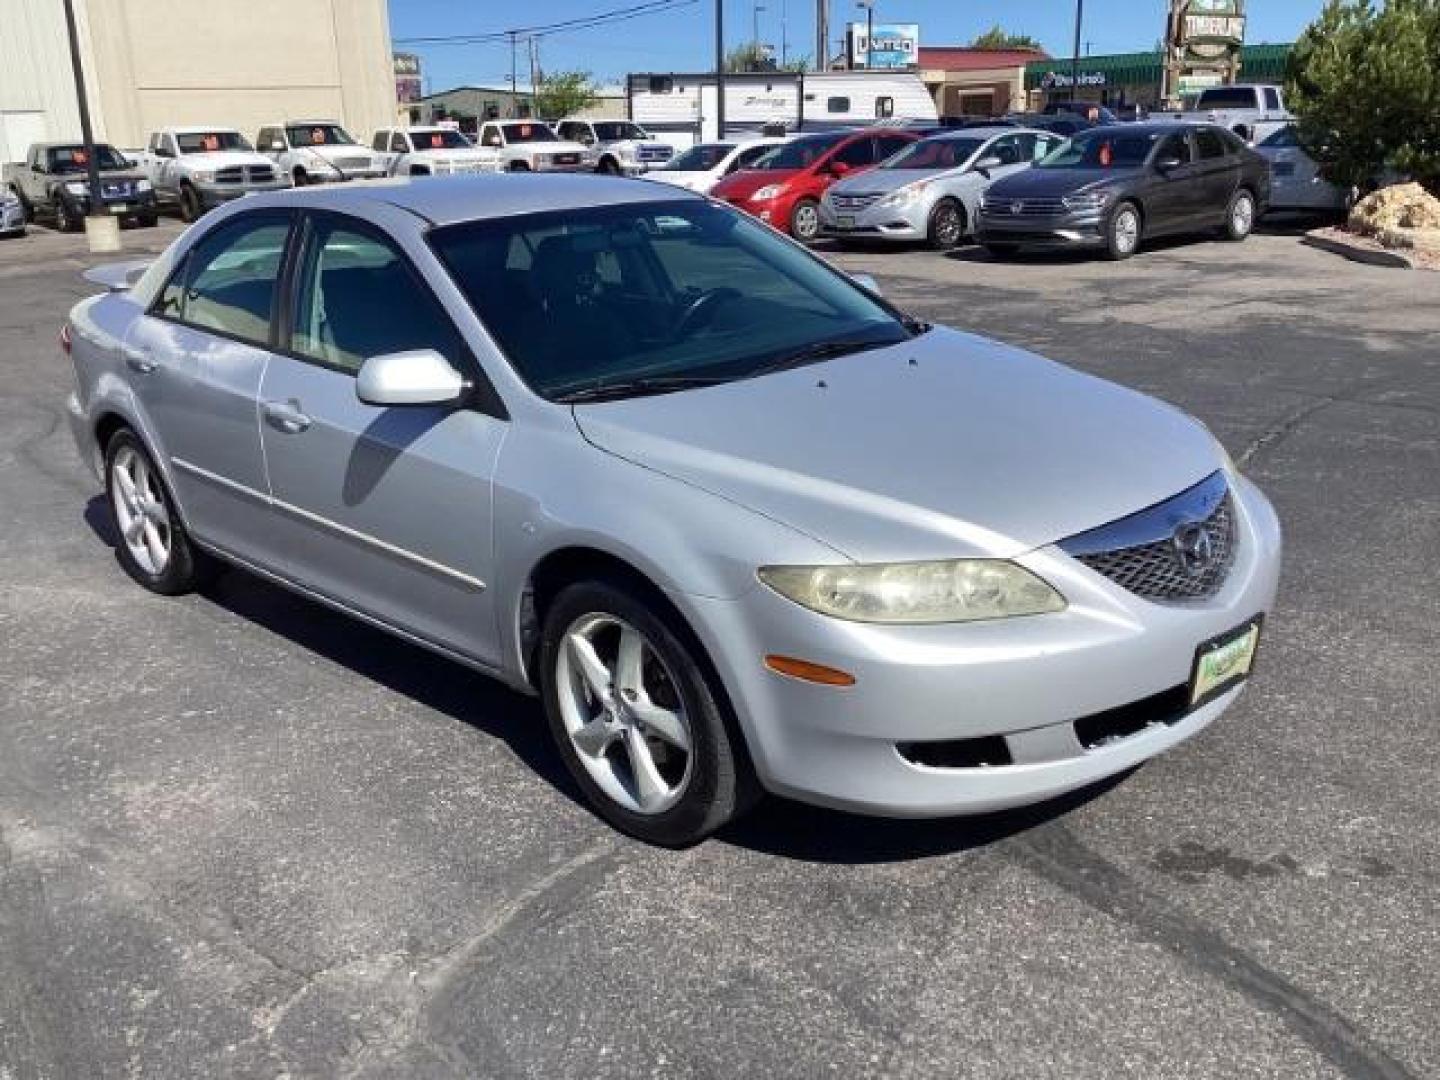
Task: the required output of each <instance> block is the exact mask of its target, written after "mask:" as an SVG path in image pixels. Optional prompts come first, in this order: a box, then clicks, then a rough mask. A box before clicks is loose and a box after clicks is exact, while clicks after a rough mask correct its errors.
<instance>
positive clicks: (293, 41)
mask: <svg viewBox="0 0 1440 1080" xmlns="http://www.w3.org/2000/svg"><path fill="white" fill-rule="evenodd" d="M3 3H4V5H5V7H6V10H7V14H8V12H9V9H10V8H11V6H12V5H16V6H18V7H19V9H20V11H19V15H20V17H19V19H18V23H19V32H18V35H17V36H18V37H19V38H20V39H22V40H21V41H19V42H13V43H11V44H6V43H4V42H0V137H3V131H4V126H3V125H4V123H5V116H6V114H7V113H8V112H9V111H12V109H22V108H27V107H29V106H28V103H29V102H31V101H36V102H39V103H40V105H39V108H40V110H41V111H42V112H43V114H44V116H45V121H46V126H47V129H48V130H47V132H46V135H45V137H47V138H55V139H59V138H74V137H78V135H79V118H78V114H77V112H76V110H75V107H74V100H73V99H74V89H73V86H72V83H71V76H70V64H69V58H68V53H67V52H66V42H65V23H64V18H63V15H62V14H60V4H59V0H3ZM76 14H77V19H78V22H79V24H80V37H81V45H82V53H83V56H84V63H85V67H86V79H87V82H88V84H89V96H90V107H91V116H92V120H93V122H94V125H95V132H96V137H97V138H103V139H105V140H106V141H108V142H111V143H114V144H115V145H116V146H120V147H137V146H140V145H141V144H142V143H143V142H144V140H145V137H146V135H147V134H148V133H149V132H150V131H151V130H153V129H155V128H158V127H164V126H166V125H170V124H216V125H226V126H232V127H237V128H239V129H240V130H241V131H243V132H245V133H246V134H247V135H249V136H251V137H252V138H253V136H254V135H255V132H256V131H257V129H259V127H260V126H261V125H262V124H265V123H269V122H274V121H277V120H282V119H286V118H306V119H318V118H326V119H332V118H333V119H336V120H339V121H340V122H341V123H342V124H344V125H345V126H346V127H347V128H348V129H349V130H350V132H351V134H352V135H354V136H355V138H356V139H358V140H361V141H368V139H369V135H370V133H371V131H373V130H374V129H375V128H377V127H384V126H386V125H388V124H390V123H392V122H393V118H394V116H395V80H394V69H393V64H392V60H391V54H390V30H389V18H388V11H387V7H386V0H208V2H207V0H76ZM0 36H3V37H5V38H9V37H10V36H11V25H10V20H8V19H7V26H6V32H5V34H4V35H0ZM13 54H28V55H30V56H33V57H34V60H33V62H28V63H25V64H24V65H23V66H17V64H16V63H15V60H16V59H17V56H15V55H13ZM18 59H20V60H22V61H23V60H24V56H23V55H21V56H18ZM0 149H6V148H5V147H0ZM8 149H9V150H10V152H11V153H12V155H13V153H14V150H13V148H8ZM22 152H23V151H22Z"/></svg>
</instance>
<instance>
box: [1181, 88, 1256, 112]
mask: <svg viewBox="0 0 1440 1080" xmlns="http://www.w3.org/2000/svg"><path fill="white" fill-rule="evenodd" d="M1195 108H1197V109H1253V108H1255V91H1254V90H1252V89H1251V88H1250V87H1248V86H1217V87H1215V88H1214V89H1212V90H1203V91H1201V93H1200V100H1199V101H1197V102H1196V104H1195Z"/></svg>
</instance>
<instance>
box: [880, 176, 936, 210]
mask: <svg viewBox="0 0 1440 1080" xmlns="http://www.w3.org/2000/svg"><path fill="white" fill-rule="evenodd" d="M929 186H930V182H929V181H928V180H919V181H916V182H915V183H913V184H906V185H905V186H904V187H902V188H901V189H900V190H899V191H892V192H891V193H890V194H889V195H886V196H885V198H883V199H881V200H880V203H879V205H881V206H909V205H910V204H911V203H914V202H919V201H920V196H921V195H924V194H925V189H926V188H928V187H929Z"/></svg>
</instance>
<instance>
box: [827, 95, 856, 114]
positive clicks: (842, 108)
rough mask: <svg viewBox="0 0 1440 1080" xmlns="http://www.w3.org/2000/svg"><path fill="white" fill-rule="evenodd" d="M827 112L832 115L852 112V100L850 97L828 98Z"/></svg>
mask: <svg viewBox="0 0 1440 1080" xmlns="http://www.w3.org/2000/svg"><path fill="white" fill-rule="evenodd" d="M825 111H826V112H832V113H847V112H849V111H850V99H849V98H848V97H832V98H826V99H825Z"/></svg>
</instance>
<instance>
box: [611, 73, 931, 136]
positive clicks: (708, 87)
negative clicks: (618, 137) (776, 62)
mask: <svg viewBox="0 0 1440 1080" xmlns="http://www.w3.org/2000/svg"><path fill="white" fill-rule="evenodd" d="M626 101H627V104H628V108H629V114H630V119H632V120H634V121H635V122H636V123H637V124H640V125H641V126H642V127H644V128H645V129H646V130H647V131H649V132H650V133H651V134H652V135H654V136H655V137H656V138H658V139H663V140H664V141H666V142H668V143H670V144H671V145H672V146H674V147H676V148H677V149H682V150H683V149H685V148H687V147H689V146H692V145H694V144H695V143H697V142H714V141H715V140H716V139H718V138H719V130H718V127H717V121H718V112H719V110H718V108H717V107H716V106H717V95H716V90H715V75H714V73H713V72H706V73H700V74H663V75H661V74H638V75H631V76H629V78H628V79H627V81H626ZM938 119H939V114H938V113H937V112H936V110H935V99H934V98H932V97H931V96H930V92H929V91H928V90H926V89H925V84H924V83H923V82H921V81H920V76H919V75H917V74H915V73H914V72H909V71H824V72H816V73H815V74H810V75H806V74H800V73H797V72H788V71H771V72H745V73H743V74H742V73H735V74H730V75H726V76H725V137H726V138H727V139H738V138H746V137H751V136H757V135H780V134H785V135H793V134H795V133H796V132H800V131H828V130H832V129H834V128H848V127H858V126H862V125H865V124H874V123H901V122H903V121H907V120H917V121H929V122H938Z"/></svg>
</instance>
